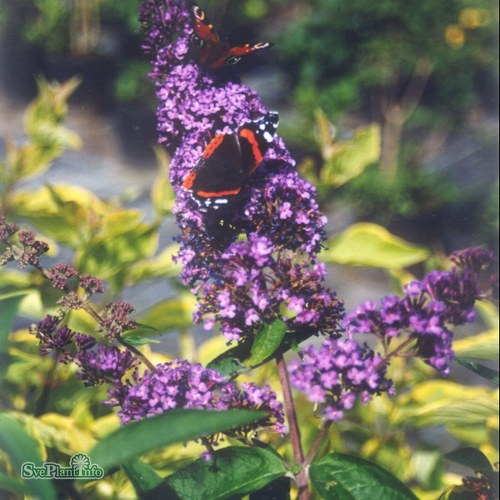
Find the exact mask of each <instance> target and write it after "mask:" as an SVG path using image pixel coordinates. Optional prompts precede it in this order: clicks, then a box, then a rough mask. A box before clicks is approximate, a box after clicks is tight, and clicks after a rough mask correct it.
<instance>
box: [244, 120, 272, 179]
mask: <svg viewBox="0 0 500 500" xmlns="http://www.w3.org/2000/svg"><path fill="white" fill-rule="evenodd" d="M278 122H279V115H278V113H276V111H270V112H269V113H268V114H267V115H266V116H264V118H261V119H260V120H257V121H254V122H250V123H246V124H245V125H243V126H242V127H240V128H239V129H238V138H239V144H240V149H241V168H242V171H243V173H244V175H245V176H246V177H248V176H250V175H251V174H252V173H253V172H254V171H255V169H256V168H257V167H258V166H259V164H260V163H261V162H262V159H263V157H264V155H265V153H266V151H267V150H268V149H269V146H270V145H271V144H272V143H273V141H274V136H275V133H276V129H277V128H278Z"/></svg>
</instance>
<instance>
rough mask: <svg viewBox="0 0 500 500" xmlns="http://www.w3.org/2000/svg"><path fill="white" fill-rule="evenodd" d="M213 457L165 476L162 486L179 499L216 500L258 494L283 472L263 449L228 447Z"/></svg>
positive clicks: (280, 466)
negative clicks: (175, 494)
mask: <svg viewBox="0 0 500 500" xmlns="http://www.w3.org/2000/svg"><path fill="white" fill-rule="evenodd" d="M214 455H215V458H214V460H213V461H210V462H207V461H205V460H202V459H200V460H196V461H195V462H193V463H192V464H190V465H188V466H187V467H186V468H184V469H181V470H179V471H177V472H175V473H174V474H172V475H171V476H168V477H167V478H166V480H165V483H166V485H168V486H169V487H170V488H171V489H172V490H173V491H175V492H176V493H177V495H178V496H179V498H189V500H206V499H210V500H217V499H223V498H228V497H232V496H238V497H240V496H243V495H247V494H249V493H252V492H254V491H258V490H260V489H262V488H263V487H264V486H266V485H267V484H269V483H271V482H272V481H274V480H276V479H278V478H280V477H283V476H284V475H285V474H286V473H287V470H286V468H285V466H284V465H283V462H282V461H281V459H280V458H278V457H277V456H276V455H275V454H274V453H271V452H270V451H268V450H265V449H263V448H243V447H230V448H224V449H222V450H219V451H216V452H215V454H214ZM261 498H262V497H261Z"/></svg>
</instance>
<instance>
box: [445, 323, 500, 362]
mask: <svg viewBox="0 0 500 500" xmlns="http://www.w3.org/2000/svg"><path fill="white" fill-rule="evenodd" d="M453 350H454V351H455V354H456V355H458V356H460V357H465V358H476V359H485V360H489V361H498V352H499V349H498V328H494V329H492V330H488V331H487V332H483V333H480V334H478V335H473V336H472V337H467V338H465V339H460V340H455V341H454V342H453Z"/></svg>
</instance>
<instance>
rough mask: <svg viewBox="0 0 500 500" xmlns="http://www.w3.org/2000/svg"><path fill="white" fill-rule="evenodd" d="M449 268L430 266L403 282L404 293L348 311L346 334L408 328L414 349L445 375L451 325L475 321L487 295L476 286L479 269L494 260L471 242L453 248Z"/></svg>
mask: <svg viewBox="0 0 500 500" xmlns="http://www.w3.org/2000/svg"><path fill="white" fill-rule="evenodd" d="M451 261H452V262H454V263H455V264H456V267H453V268H452V269H451V270H450V271H432V272H430V273H429V274H427V275H426V276H425V277H424V279H422V280H420V281H413V282H411V283H409V284H408V285H406V286H405V287H404V288H403V291H404V297H398V296H392V297H386V298H384V299H383V301H382V304H381V306H380V307H378V306H377V304H375V303H373V302H366V303H364V304H362V305H360V306H359V307H358V308H357V309H356V310H355V311H354V312H353V313H350V314H348V315H347V316H346V319H345V323H344V324H345V326H346V328H347V330H348V333H349V335H353V334H359V333H362V334H366V333H373V334H375V335H376V336H377V337H379V338H383V337H385V338H386V339H389V338H391V337H397V336H399V335H401V334H402V333H407V334H408V335H409V336H410V337H411V338H413V339H414V340H415V341H416V344H415V347H416V355H417V356H418V357H421V358H423V359H425V361H426V362H427V363H428V364H429V365H431V366H433V367H434V368H435V369H436V370H438V371H439V372H441V373H442V374H443V375H448V374H449V372H450V363H451V361H452V360H453V350H452V340H453V332H452V331H451V330H450V327H451V326H454V325H462V324H464V323H468V322H471V321H474V319H475V311H474V304H475V302H476V301H477V300H480V299H482V298H484V297H486V296H487V295H488V293H486V294H484V292H482V291H481V290H480V278H481V277H480V272H481V271H482V270H483V269H485V267H487V266H488V265H490V264H491V263H492V262H493V261H494V258H493V255H492V254H491V252H489V251H487V250H484V249H481V248H470V249H467V250H462V251H461V252H455V253H454V254H453V255H452V257H451Z"/></svg>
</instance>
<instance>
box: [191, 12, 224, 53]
mask: <svg viewBox="0 0 500 500" xmlns="http://www.w3.org/2000/svg"><path fill="white" fill-rule="evenodd" d="M192 13H193V18H194V33H193V35H194V36H195V37H198V38H199V39H200V41H201V43H202V44H203V43H204V44H208V45H214V44H217V43H219V42H220V38H219V35H218V34H217V32H216V31H215V29H214V27H213V26H212V25H211V24H210V23H209V22H208V21H207V20H206V16H205V13H204V12H203V11H202V10H201V9H200V8H199V7H197V6H196V5H195V6H194V7H193V9H192ZM198 43H200V42H198Z"/></svg>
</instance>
